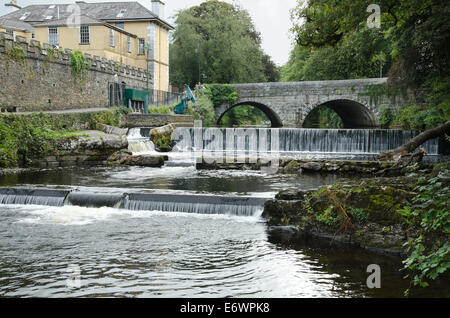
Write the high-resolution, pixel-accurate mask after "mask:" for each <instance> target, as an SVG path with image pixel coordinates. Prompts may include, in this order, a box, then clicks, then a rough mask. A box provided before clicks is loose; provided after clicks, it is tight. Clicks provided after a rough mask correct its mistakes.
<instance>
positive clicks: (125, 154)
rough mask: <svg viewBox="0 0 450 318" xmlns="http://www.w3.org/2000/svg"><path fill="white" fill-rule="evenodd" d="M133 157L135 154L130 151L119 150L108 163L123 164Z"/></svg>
mask: <svg viewBox="0 0 450 318" xmlns="http://www.w3.org/2000/svg"><path fill="white" fill-rule="evenodd" d="M131 156H133V154H132V153H131V152H130V151H128V150H119V151H117V152H115V153H113V154H112V155H111V156H110V157H109V158H108V162H116V163H119V164H121V163H122V162H124V161H125V160H126V159H127V158H129V157H131Z"/></svg>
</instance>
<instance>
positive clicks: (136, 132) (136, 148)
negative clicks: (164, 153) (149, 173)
mask: <svg viewBox="0 0 450 318" xmlns="http://www.w3.org/2000/svg"><path fill="white" fill-rule="evenodd" d="M150 130H151V128H131V129H130V130H129V131H128V134H127V139H128V150H129V151H130V152H132V153H148V152H153V151H155V145H154V144H153V142H152V141H151V140H150V139H149V136H150Z"/></svg>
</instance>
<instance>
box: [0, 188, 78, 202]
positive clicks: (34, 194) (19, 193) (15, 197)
mask: <svg viewBox="0 0 450 318" xmlns="http://www.w3.org/2000/svg"><path fill="white" fill-rule="evenodd" d="M69 192H70V191H63V190H47V189H45V190H39V189H16V188H1V189H0V204H26V205H44V206H63V205H64V200H65V198H66V196H67V195H68V194H69Z"/></svg>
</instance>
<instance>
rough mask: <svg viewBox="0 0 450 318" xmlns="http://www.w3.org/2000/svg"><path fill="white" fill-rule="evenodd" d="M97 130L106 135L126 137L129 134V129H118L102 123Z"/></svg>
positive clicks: (98, 124)
mask: <svg viewBox="0 0 450 318" xmlns="http://www.w3.org/2000/svg"><path fill="white" fill-rule="evenodd" d="M97 129H99V130H100V131H103V132H104V133H105V134H108V135H116V136H126V134H127V133H128V128H117V127H113V126H108V125H105V124H101V123H97Z"/></svg>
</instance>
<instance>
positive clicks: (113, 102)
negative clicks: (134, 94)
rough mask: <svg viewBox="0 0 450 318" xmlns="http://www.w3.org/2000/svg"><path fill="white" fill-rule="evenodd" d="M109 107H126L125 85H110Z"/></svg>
mask: <svg viewBox="0 0 450 318" xmlns="http://www.w3.org/2000/svg"><path fill="white" fill-rule="evenodd" d="M108 96H109V107H112V106H122V105H125V85H124V84H119V83H108Z"/></svg>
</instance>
